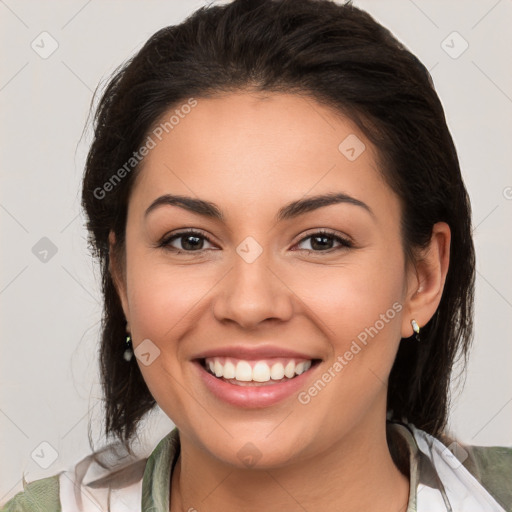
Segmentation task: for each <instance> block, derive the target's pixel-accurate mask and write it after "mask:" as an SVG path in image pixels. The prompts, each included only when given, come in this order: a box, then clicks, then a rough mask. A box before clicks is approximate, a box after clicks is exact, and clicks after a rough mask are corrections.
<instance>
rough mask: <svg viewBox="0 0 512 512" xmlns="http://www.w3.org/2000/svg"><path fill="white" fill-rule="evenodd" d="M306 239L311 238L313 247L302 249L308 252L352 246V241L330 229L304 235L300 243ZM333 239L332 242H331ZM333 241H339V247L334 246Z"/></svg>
mask: <svg viewBox="0 0 512 512" xmlns="http://www.w3.org/2000/svg"><path fill="white" fill-rule="evenodd" d="M306 240H310V242H309V244H310V247H311V249H301V250H304V251H308V252H327V251H329V250H331V249H332V250H338V249H342V248H348V247H352V243H351V242H350V241H349V240H347V239H345V238H342V237H341V236H338V235H335V234H334V233H331V232H329V231H319V232H317V233H313V234H311V235H308V236H306V237H304V238H303V239H302V240H301V241H300V242H299V244H301V243H303V242H304V241H306ZM329 240H331V242H329ZM332 241H336V242H339V244H340V245H341V247H340V246H338V247H332ZM317 249H318V250H317Z"/></svg>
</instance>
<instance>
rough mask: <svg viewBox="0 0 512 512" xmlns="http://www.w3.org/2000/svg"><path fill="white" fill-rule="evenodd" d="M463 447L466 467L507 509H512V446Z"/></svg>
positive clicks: (463, 462) (463, 461)
mask: <svg viewBox="0 0 512 512" xmlns="http://www.w3.org/2000/svg"><path fill="white" fill-rule="evenodd" d="M461 447H462V449H463V450H464V451H465V452H466V453H464V452H462V457H461V459H462V458H464V459H465V460H461V462H462V464H464V466H465V467H466V469H467V470H468V471H469V472H470V473H471V474H472V475H473V476H474V477H475V478H476V479H477V480H478V481H479V482H480V483H481V484H482V485H483V486H484V487H485V488H486V489H487V491H488V492H489V493H490V494H491V495H492V496H493V497H494V499H495V500H496V501H497V502H498V503H499V504H500V505H501V506H502V507H504V508H505V510H512V446H509V447H507V446H475V445H463V444H462V445H461Z"/></svg>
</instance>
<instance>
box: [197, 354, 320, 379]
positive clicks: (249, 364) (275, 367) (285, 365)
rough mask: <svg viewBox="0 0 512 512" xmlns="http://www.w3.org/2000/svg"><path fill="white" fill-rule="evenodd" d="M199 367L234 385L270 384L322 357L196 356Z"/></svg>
mask: <svg viewBox="0 0 512 512" xmlns="http://www.w3.org/2000/svg"><path fill="white" fill-rule="evenodd" d="M198 362H199V363H200V365H201V366H202V368H203V369H204V370H205V371H206V372H207V373H209V374H210V375H213V376H214V377H216V378H217V379H219V380H222V381H224V382H228V383H229V384H234V385H235V386H269V385H275V384H280V383H283V382H287V381H290V380H293V379H295V378H297V377H298V376H299V375H302V374H303V373H306V372H308V371H310V370H311V368H314V367H316V366H317V365H318V364H319V363H320V362H321V359H309V360H307V359H297V358H270V359H265V360H255V361H249V360H242V359H235V358H231V357H208V358H203V359H199V360H198Z"/></svg>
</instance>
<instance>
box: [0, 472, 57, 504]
mask: <svg viewBox="0 0 512 512" xmlns="http://www.w3.org/2000/svg"><path fill="white" fill-rule="evenodd" d="M59 477H60V474H56V475H53V476H50V477H47V478H41V479H40V480H34V481H33V482H29V483H26V482H24V485H23V491H20V492H19V493H18V494H16V495H15V496H14V497H13V498H11V499H10V500H9V501H8V502H7V503H6V504H4V505H3V506H2V507H1V508H0V511H1V512H40V511H41V510H52V511H54V512H61V510H62V509H61V505H60V499H59Z"/></svg>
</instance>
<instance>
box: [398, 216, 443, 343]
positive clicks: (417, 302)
mask: <svg viewBox="0 0 512 512" xmlns="http://www.w3.org/2000/svg"><path fill="white" fill-rule="evenodd" d="M450 240H451V232H450V227H449V226H448V224H446V222H437V223H436V224H434V226H433V228H432V236H431V238H430V243H429V245H428V247H427V248H425V249H423V250H422V251H421V252H419V253H418V255H417V259H416V262H415V263H414V264H413V263H411V267H410V269H409V272H408V276H407V277H408V286H407V299H406V307H405V308H404V316H403V321H402V337H403V338H408V337H409V336H412V335H413V334H414V331H413V329H412V325H411V320H413V319H414V320H416V322H417V323H418V325H419V327H420V328H421V327H423V326H424V325H425V324H426V323H427V322H428V321H429V320H430V319H431V318H432V316H433V315H434V313H435V312H436V310H437V308H438V306H439V303H440V302H441V296H442V294H443V289H444V283H445V281H446V275H447V273H448V267H449V264H450Z"/></svg>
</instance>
